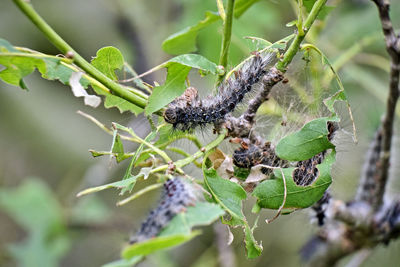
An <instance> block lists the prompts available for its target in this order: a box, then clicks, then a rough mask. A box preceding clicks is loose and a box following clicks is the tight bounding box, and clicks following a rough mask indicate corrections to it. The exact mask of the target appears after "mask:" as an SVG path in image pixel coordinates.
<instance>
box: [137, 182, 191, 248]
mask: <svg viewBox="0 0 400 267" xmlns="http://www.w3.org/2000/svg"><path fill="white" fill-rule="evenodd" d="M195 200H196V197H195V195H194V192H193V189H192V188H190V185H189V184H188V183H186V182H184V181H182V179H181V178H177V177H175V178H172V179H169V180H167V181H166V182H165V183H164V185H163V190H162V194H161V199H160V201H159V204H158V206H157V207H156V208H155V209H154V210H152V211H151V212H150V213H149V215H148V216H147V218H146V220H145V221H144V222H143V223H142V225H141V226H140V229H139V231H138V232H137V233H136V234H135V235H133V236H131V238H130V239H129V243H130V244H134V243H136V242H142V241H145V240H148V239H150V238H153V237H155V236H157V235H158V234H159V233H160V231H161V230H162V229H163V228H164V227H165V226H166V225H167V224H168V223H169V222H170V221H171V220H172V218H173V217H174V216H175V215H176V214H178V213H180V212H184V211H185V210H186V207H188V206H193V205H194V204H195Z"/></svg>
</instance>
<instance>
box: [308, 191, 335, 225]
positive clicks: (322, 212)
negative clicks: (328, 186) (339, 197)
mask: <svg viewBox="0 0 400 267" xmlns="http://www.w3.org/2000/svg"><path fill="white" fill-rule="evenodd" d="M330 200H331V194H329V192H325V193H324V195H323V196H322V198H321V199H320V200H318V201H317V202H316V203H315V204H314V205H313V206H312V207H311V208H312V209H313V211H314V212H315V218H316V219H317V222H318V226H322V225H324V224H325V219H326V217H327V215H326V211H327V208H328V205H329V201H330Z"/></svg>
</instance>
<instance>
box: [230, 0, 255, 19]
mask: <svg viewBox="0 0 400 267" xmlns="http://www.w3.org/2000/svg"><path fill="white" fill-rule="evenodd" d="M258 1H260V0H237V1H236V3H235V9H234V11H233V15H234V16H235V18H240V16H242V15H243V13H244V12H246V10H247V9H249V8H250V7H251V6H252V5H253V4H255V3H257V2H258Z"/></svg>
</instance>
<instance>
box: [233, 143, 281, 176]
mask: <svg viewBox="0 0 400 267" xmlns="http://www.w3.org/2000/svg"><path fill="white" fill-rule="evenodd" d="M232 158H233V164H235V165H236V166H237V167H240V168H245V169H250V168H251V167H253V166H256V165H259V164H263V165H268V166H271V167H288V165H289V162H288V161H286V160H282V159H280V158H279V157H278V156H277V155H276V154H275V148H274V147H273V145H272V144H271V142H266V143H264V144H262V145H258V144H248V143H246V141H244V142H242V144H241V147H239V148H238V149H236V150H235V151H234V152H233V156H232ZM261 171H262V173H264V174H265V175H269V174H270V173H271V172H272V169H268V168H261Z"/></svg>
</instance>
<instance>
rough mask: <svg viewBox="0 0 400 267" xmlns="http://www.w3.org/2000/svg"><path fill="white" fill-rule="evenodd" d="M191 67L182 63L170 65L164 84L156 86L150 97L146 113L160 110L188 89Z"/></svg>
mask: <svg viewBox="0 0 400 267" xmlns="http://www.w3.org/2000/svg"><path fill="white" fill-rule="evenodd" d="M190 69H191V67H188V66H185V65H181V64H174V65H171V66H169V68H168V74H167V80H166V81H165V83H164V84H163V85H161V86H157V87H155V88H154V89H153V93H152V94H151V95H150V97H149V102H148V104H147V106H146V109H145V112H146V115H150V114H152V113H154V112H156V111H157V110H160V109H161V108H163V107H164V106H165V105H167V104H168V103H170V102H171V101H172V100H174V99H175V98H176V97H178V96H180V95H182V94H183V92H184V91H185V89H186V86H185V80H186V77H187V75H188V74H189V71H190Z"/></svg>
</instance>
